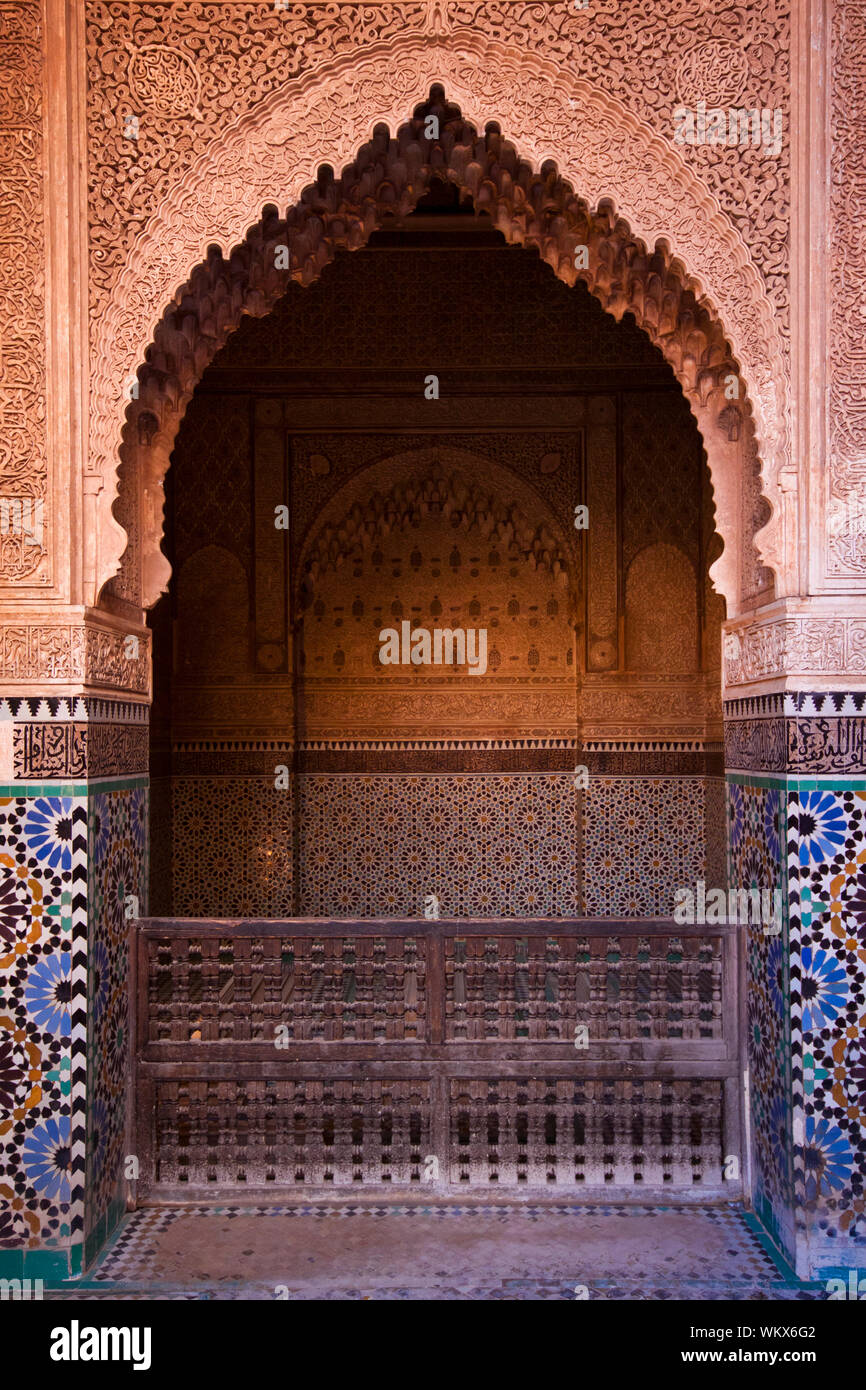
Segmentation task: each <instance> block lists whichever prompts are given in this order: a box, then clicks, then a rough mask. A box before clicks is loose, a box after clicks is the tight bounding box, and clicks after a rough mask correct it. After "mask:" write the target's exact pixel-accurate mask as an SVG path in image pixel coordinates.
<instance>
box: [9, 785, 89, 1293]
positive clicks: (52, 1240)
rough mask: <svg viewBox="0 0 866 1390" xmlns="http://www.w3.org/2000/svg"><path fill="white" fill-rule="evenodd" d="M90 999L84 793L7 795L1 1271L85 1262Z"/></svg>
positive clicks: (48, 790)
mask: <svg viewBox="0 0 866 1390" xmlns="http://www.w3.org/2000/svg"><path fill="white" fill-rule="evenodd" d="M86 992H87V792H86V788H83V787H76V786H75V785H72V784H69V785H63V784H62V783H52V784H50V785H46V786H40V785H38V784H36V785H33V786H30V787H27V788H24V787H20V786H6V787H2V788H0V1267H4V1266H7V1265H8V1266H9V1267H10V1269H12V1270H13V1272H15V1270H14V1257H15V1256H18V1258H19V1263H20V1255H19V1252H20V1251H21V1250H34V1249H41V1250H43V1251H45V1252H53V1254H54V1260H55V1261H56V1264H55V1263H54V1262H49V1264H48V1265H47V1266H46V1268H57V1269H58V1270H63V1269H64V1265H65V1262H66V1260H67V1259H68V1258H69V1256H68V1252H69V1251H70V1250H71V1248H72V1247H75V1246H77V1247H78V1257H79V1261H80V1257H81V1246H82V1244H83V1239H84V1182H85V1133H84V1106H85V1087H86V1060H87V1055H86V1054H87V1025H86ZM7 1252H9V1253H7ZM61 1252H62V1253H61ZM4 1272H5V1270H4Z"/></svg>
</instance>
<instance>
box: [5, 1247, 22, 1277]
mask: <svg viewBox="0 0 866 1390" xmlns="http://www.w3.org/2000/svg"><path fill="white" fill-rule="evenodd" d="M23 1274H24V1251H23V1250H0V1279H20V1278H21V1277H22V1276H23Z"/></svg>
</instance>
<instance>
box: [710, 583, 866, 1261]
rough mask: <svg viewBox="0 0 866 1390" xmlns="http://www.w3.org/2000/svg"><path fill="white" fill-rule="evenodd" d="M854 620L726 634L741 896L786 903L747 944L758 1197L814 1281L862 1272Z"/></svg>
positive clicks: (857, 647) (747, 936) (863, 695)
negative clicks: (763, 895) (768, 894)
mask: <svg viewBox="0 0 866 1390" xmlns="http://www.w3.org/2000/svg"><path fill="white" fill-rule="evenodd" d="M845 606H846V605H845V601H844V600H841V599H839V600H835V601H833V602H832V603H831V602H829V601H827V600H820V599H812V600H811V601H808V602H805V601H802V600H787V601H780V602H778V603H776V604H773V605H772V606H771V607H770V608H768V609H764V610H762V612H761V615H760V618H759V619H758V618H751V619H749V618H745V619H742V620H741V621H739V622H736V623H730V624H728V625H727V635H726V637H725V763H726V770H727V782H728V855H729V882H730V884H731V886H732V887H735V888H752V887H757V888H770V889H775V888H779V889H781V892H782V901H783V903H784V906H785V912H784V920H783V922H782V930H781V932H780V933H779V934H778V935H772V934H767V933H766V932H765V931H764V928H763V926H762V925H761V924H758V925H754V926H749V927H744V928H743V936H742V949H743V952H744V955H745V973H746V990H745V1015H746V1016H745V1018H744V1029H745V1035H746V1039H747V1056H746V1058H745V1059H744V1065H747V1066H748V1073H749V1081H748V1097H749V1120H750V1125H749V1127H750V1130H751V1153H750V1159H751V1188H752V1198H753V1202H754V1206H755V1210H756V1213H757V1215H758V1216H759V1217H760V1219H761V1221H762V1222H763V1224H764V1225H765V1227H766V1228H767V1230H768V1232H769V1233H770V1235H771V1236H772V1237H773V1239H774V1240H775V1241H776V1243H777V1244H778V1246H779V1248H780V1250H781V1251H782V1252H783V1253H784V1254H785V1255H786V1256H787V1258H788V1259H789V1260H790V1261H791V1263H792V1264H793V1265H794V1266H795V1268H796V1271H797V1273H798V1274H799V1275H801V1276H810V1277H822V1276H823V1277H829V1275H830V1274H831V1272H832V1271H834V1270H839V1269H848V1268H852V1267H854V1268H856V1267H863V1266H864V1265H866V1202H864V1180H866V1045H864V1042H863V1036H864V1029H866V689H864V687H866V618H864V617H862V616H860V617H857V616H853V615H852V616H842V617H840V616H838V615H839V612H840V609H842V610H843V611H844V608H845ZM848 606H849V607H850V606H851V604H850V601H849V605H848ZM852 686H853V687H856V686H859V687H860V689H859V690H858V689H852V688H851V687H852Z"/></svg>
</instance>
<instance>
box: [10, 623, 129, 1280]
mask: <svg viewBox="0 0 866 1390" xmlns="http://www.w3.org/2000/svg"><path fill="white" fill-rule="evenodd" d="M127 653H129V655H127ZM0 657H2V665H0V679H2V681H3V689H4V691H9V690H10V689H15V688H16V687H17V688H19V689H23V690H26V691H27V693H26V694H7V695H6V696H5V698H3V699H2V700H0V757H2V762H0V1277H25V1278H27V1277H31V1278H32V1277H36V1278H39V1277H42V1278H52V1279H57V1278H63V1277H69V1276H70V1275H75V1274H78V1273H80V1272H81V1270H82V1269H83V1268H84V1266H85V1265H86V1263H87V1261H88V1260H89V1259H90V1258H91V1257H92V1255H93V1254H94V1253H95V1252H96V1251H97V1250H98V1248H99V1247H100V1246H101V1244H102V1242H103V1241H104V1239H105V1237H106V1235H107V1234H108V1233H109V1231H110V1230H111V1229H112V1227H113V1226H114V1224H115V1223H116V1221H117V1219H118V1216H119V1215H120V1212H121V1211H122V1210H123V1207H124V1198H125V1192H124V1185H123V1179H124V1166H125V1165H124V1159H125V1157H126V1155H127V1154H128V1152H129V1146H128V1144H127V1143H126V1137H125V1130H126V1122H127V1091H128V1086H129V1032H130V1019H129V961H128V936H129V925H130V919H131V918H132V917H134V916H135V915H138V914H141V913H143V912H144V911H146V885H147V855H146V847H147V815H148V808H147V788H148V777H147V762H148V738H147V716H148V706H147V703H146V700H147V694H148V672H149V666H150V659H149V652H148V636H147V633H146V632H143V631H138V632H137V633H135V632H130V631H129V629H128V627H126V626H118V625H117V623H116V622H115V623H111V621H110V620H106V619H104V618H102V617H100V620H99V621H97V620H96V619H95V617H92V616H91V617H90V618H88V619H86V620H85V619H83V618H82V616H81V615H79V617H78V619H77V620H75V619H72V618H71V617H70V621H69V622H68V623H67V624H63V625H61V624H59V623H58V622H57V620H56V618H55V620H54V621H53V622H50V623H49V622H48V621H45V622H43V623H41V624H29V623H25V622H21V623H20V624H18V625H17V626H15V627H12V626H11V625H8V626H5V627H4V628H3V630H2V646H0ZM124 684H125V687H126V688H125V690H124V689H123V686H124ZM40 691H41V692H42V693H37V692H40ZM97 692H98V693H97Z"/></svg>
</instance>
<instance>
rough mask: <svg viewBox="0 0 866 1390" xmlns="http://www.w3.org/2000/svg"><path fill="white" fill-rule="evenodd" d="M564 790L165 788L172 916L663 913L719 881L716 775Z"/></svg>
mask: <svg viewBox="0 0 866 1390" xmlns="http://www.w3.org/2000/svg"><path fill="white" fill-rule="evenodd" d="M574 780H575V779H574V775H573V773H569V772H546V773H540V772H534V773H529V772H514V773H511V772H509V773H493V772H491V773H462V774H457V773H430V772H425V773H370V774H351V773H350V774H345V773H344V774H339V773H334V774H332V773H315V774H302V775H301V776H300V777H299V778H298V780H297V788H296V791H295V795H294V796H293V793H292V791H291V790H285V791H283V790H277V789H275V788H274V779H273V778H272V777H271V778H266V777H262V776H247V777H243V776H224V777H216V776H207V777H205V776H195V777H192V776H179V777H175V779H174V782H173V798H172V817H173V869H172V872H173V891H174V900H173V911H174V913H176V914H177V915H179V916H209V915H211V916H235V915H236V916H245V915H246V916H250V915H262V916H274V917H278V916H291V915H292V913H293V911H296V912H299V913H300V914H301V915H303V916H312V917H352V916H359V917H390V916H397V917H408V916H420V915H422V913H423V911H424V901H425V898H426V897H427V896H428V895H429V894H433V893H435V894H436V896H437V898H438V899H439V912H440V914H441V915H442V916H443V917H468V916H472V917H484V916H490V917H518V916H521V915H529V916H542V917H543V916H550V917H559V916H565V917H568V916H573V915H574V914H576V913H577V914H580V913H582V912H584V911H586V912H588V913H590V914H591V915H593V916H668V915H670V913H671V911H672V908H673V902H674V892H675V890H676V888H678V887H682V886H683V885H686V886H687V885H689V884H693V883H694V882H695V881H696V880H697V879H700V878H706V879H708V881H713V879H712V877H711V875H713V874H720V873H721V870H720V868H719V867H718V861H719V858H720V855H719V843H720V841H721V839H722V837H723V834H724V829H723V817H722V815H721V801H720V796H719V787H718V786H717V785H716V783H717V782H718V779H716V778H705V777H700V776H694V777H673V776H670V777H660V776H656V777H626V776H621V777H617V776H602V775H595V774H591V775H590V778H589V790H588V791H586V792H583V791H581V790H579V789H576V788H575V785H574ZM293 805H294V811H293ZM293 815H294V816H296V817H297V820H296V823H297V824H298V825H299V827H300V831H299V836H298V844H297V858H296V862H295V864H294V869H293V859H294V856H293V844H292V824H293ZM716 821H718V825H716V824H715V822H716ZM708 866H709V867H708ZM714 866H715V867H714ZM293 872H294V873H296V874H297V875H298V879H299V885H298V886H299V892H298V899H297V905H296V906H295V907H294V908H293V894H292V885H293ZM720 881H721V880H720ZM584 886H585V896H584Z"/></svg>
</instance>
